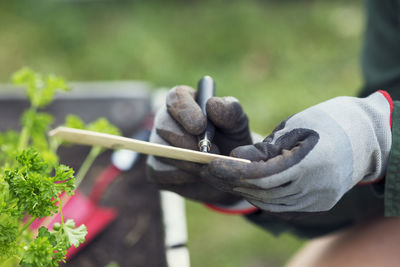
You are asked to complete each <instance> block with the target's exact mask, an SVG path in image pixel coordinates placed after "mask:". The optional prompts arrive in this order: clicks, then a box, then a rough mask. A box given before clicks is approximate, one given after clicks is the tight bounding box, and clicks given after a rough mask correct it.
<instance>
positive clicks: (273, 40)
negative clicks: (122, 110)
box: [0, 0, 364, 267]
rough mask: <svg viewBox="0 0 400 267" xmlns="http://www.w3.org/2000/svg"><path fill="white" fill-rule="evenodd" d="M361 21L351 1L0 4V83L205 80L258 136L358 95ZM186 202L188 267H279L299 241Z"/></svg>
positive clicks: (90, 0) (193, 82)
mask: <svg viewBox="0 0 400 267" xmlns="http://www.w3.org/2000/svg"><path fill="white" fill-rule="evenodd" d="M363 22H364V13H363V7H362V2H361V1H358V0H352V1H322V0H321V1H311V0H299V1H293V0H291V1H289V0H285V1H278V0H276V1H260V0H259V1H256V0H248V1H240V0H231V1H228V0H214V1H212V0H209V1H195V0H190V1H189V0H187V1H183V0H181V1H178V0H175V1H113V0H108V1H96V0H85V1H77V0H47V1H45V0H36V1H33V0H26V1H1V2H0V62H1V64H0V82H9V77H10V75H11V74H12V73H13V72H14V71H16V70H17V69H19V68H20V67H22V66H30V67H32V68H33V69H34V70H36V71H39V72H43V73H48V72H51V73H56V74H58V75H61V76H64V77H65V78H66V79H67V80H69V81H76V80H132V79H134V80H145V81H149V82H151V83H152V84H153V85H154V86H155V87H171V86H174V85H176V84H188V85H191V86H195V85H196V83H197V81H198V79H199V78H200V77H202V76H203V75H205V74H209V75H211V76H213V77H214V79H215V80H216V83H217V94H218V95H220V96H223V95H233V96H235V97H237V98H238V99H239V100H240V101H241V102H242V104H243V106H244V108H245V110H246V111H247V113H248V115H249V117H250V124H251V127H252V129H253V130H254V131H257V132H259V133H261V134H263V135H266V134H268V133H269V132H270V131H271V130H272V129H273V127H274V126H275V125H276V124H277V123H279V122H280V121H281V120H282V119H285V118H286V117H287V116H289V115H290V114H293V113H295V112H298V111H300V110H302V109H304V108H306V107H308V106H310V105H313V104H316V103H318V102H321V101H323V100H326V99H329V98H332V97H334V96H337V95H355V94H356V93H357V90H358V88H359V87H360V86H361V78H360V74H359V54H360V46H361V39H362V32H363ZM187 204H188V211H187V213H188V224H189V239H190V241H189V248H190V253H191V260H192V265H193V266H194V267H196V266H205V265H207V266H218V267H220V266H250V267H256V266H280V265H282V264H284V262H285V261H286V260H287V259H288V258H289V257H290V256H291V255H292V254H293V253H294V252H295V251H296V249H298V248H299V247H300V246H301V244H302V242H303V241H302V240H299V239H297V238H296V237H293V236H291V235H290V234H284V235H282V236H279V237H274V236H272V235H270V234H269V233H268V232H266V231H264V230H261V229H259V228H257V227H256V226H254V225H252V224H250V223H248V222H247V221H246V220H244V219H243V218H240V217H237V216H227V215H220V214H215V213H213V212H211V211H209V210H207V209H205V208H204V207H202V206H201V205H199V204H197V203H193V202H190V201H188V203H187Z"/></svg>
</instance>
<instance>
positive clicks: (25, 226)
mask: <svg viewBox="0 0 400 267" xmlns="http://www.w3.org/2000/svg"><path fill="white" fill-rule="evenodd" d="M35 219H36V218H31V219H30V220H29V221H28V222H27V223H26V224H25V225H24V227H23V228H22V229H21V230H20V231H19V233H18V236H21V235H22V233H23V232H25V230H26V229H28V227H29V226H30V225H31V224H32V223H33V221H34V220H35Z"/></svg>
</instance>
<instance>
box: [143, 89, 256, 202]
mask: <svg viewBox="0 0 400 267" xmlns="http://www.w3.org/2000/svg"><path fill="white" fill-rule="evenodd" d="M195 95H196V91H195V90H194V89H193V88H190V87H187V86H178V87H175V88H173V89H171V90H170V91H169V93H168V96H167V100H166V106H165V107H164V108H161V109H160V110H159V111H158V113H157V114H156V117H155V123H154V128H153V130H152V133H151V136H150V141H151V142H153V143H159V144H165V145H172V146H176V147H182V148H187V149H192V150H197V151H198V150H199V148H198V140H197V135H199V134H201V133H202V132H204V130H205V128H206V118H205V116H204V115H203V113H202V111H201V109H200V107H199V106H198V105H197V103H196V101H195ZM206 110H207V114H208V119H209V120H211V121H212V122H213V123H214V125H215V137H214V140H213V142H212V145H211V153H218V154H223V155H228V154H229V153H230V152H231V151H232V149H233V148H235V147H238V146H242V145H248V144H251V143H252V140H251V136H250V132H249V127H248V119H247V116H246V114H245V113H244V112H243V109H242V107H241V105H240V103H239V102H238V101H237V100H236V99H235V98H233V97H224V98H219V97H213V98H211V99H209V100H208V102H207V105H206ZM204 174H205V175H208V174H207V166H206V165H201V164H196V163H190V162H186V161H178V160H171V159H165V158H156V157H153V156H149V158H148V160H147V176H148V178H149V179H150V180H151V181H153V182H154V183H156V184H157V185H158V186H159V187H160V188H161V189H166V190H170V191H174V192H176V193H178V194H181V195H183V196H185V197H188V198H191V199H195V200H199V201H203V202H207V203H212V204H230V203H234V202H236V201H237V200H238V199H241V198H240V197H237V196H235V195H232V194H230V193H226V192H224V191H220V190H218V189H216V188H214V187H213V186H211V185H209V184H207V183H206V182H204V177H203V175H204Z"/></svg>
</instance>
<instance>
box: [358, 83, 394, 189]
mask: <svg viewBox="0 0 400 267" xmlns="http://www.w3.org/2000/svg"><path fill="white" fill-rule="evenodd" d="M377 92H378V93H381V94H382V95H383V96H384V97H385V99H386V100H387V101H388V103H389V107H390V116H389V123H390V130H392V114H393V99H392V97H391V96H390V94H389V93H388V92H387V91H384V90H378V91H377ZM384 178H385V175H383V176H382V177H380V178H378V179H375V180H372V181H360V182H359V183H358V184H357V185H369V184H376V183H379V182H381V181H382V180H383V179H384Z"/></svg>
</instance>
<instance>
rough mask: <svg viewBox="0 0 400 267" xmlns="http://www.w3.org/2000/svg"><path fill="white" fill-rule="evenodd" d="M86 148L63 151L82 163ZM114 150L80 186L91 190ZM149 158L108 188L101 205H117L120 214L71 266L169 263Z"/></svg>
mask: <svg viewBox="0 0 400 267" xmlns="http://www.w3.org/2000/svg"><path fill="white" fill-rule="evenodd" d="M85 150H86V149H82V148H80V149H77V148H68V149H63V150H62V151H61V153H60V154H61V155H62V157H63V158H65V157H66V158H67V159H65V160H63V162H64V163H66V164H68V165H69V166H71V167H77V166H79V164H80V162H81V160H80V158H81V157H82V156H83V155H85V154H86V153H87V151H88V150H86V151H85ZM110 154H111V153H110V152H108V153H105V154H104V155H103V156H101V157H100V158H99V159H98V160H97V161H96V162H95V166H94V167H93V168H92V170H91V171H90V172H89V175H88V177H87V178H86V179H85V181H84V182H83V183H82V185H81V187H80V189H81V191H83V192H84V193H87V192H88V191H89V190H90V188H91V185H92V184H93V182H94V180H95V179H96V177H98V175H99V174H100V173H101V172H102V170H104V169H105V168H106V167H107V166H108V164H109V162H110ZM144 165H145V159H144V157H142V158H141V159H140V161H139V162H138V163H137V165H136V166H135V167H134V168H133V169H132V170H131V171H128V172H125V173H122V174H120V176H119V177H118V178H117V179H116V180H115V181H114V182H113V183H112V184H111V185H110V186H109V188H108V189H107V190H106V191H105V193H104V195H103V197H102V199H101V201H100V205H101V206H103V207H114V208H116V209H117V210H118V217H117V219H116V220H115V221H113V222H112V223H111V224H110V225H109V226H108V227H107V228H106V229H104V231H103V232H102V233H100V234H99V235H98V236H97V237H96V238H95V239H94V240H93V241H92V242H91V243H90V244H88V245H86V246H85V247H84V248H83V249H82V250H81V251H80V252H79V253H78V254H76V256H75V257H74V258H72V260H71V261H70V262H69V263H68V264H67V266H79V267H90V266H96V267H97V266H106V265H107V264H108V263H110V262H115V263H117V264H118V266H121V267H125V266H146V267H151V266H166V261H165V255H164V239H163V228H162V220H161V210H160V199H159V194H158V191H157V189H156V188H155V187H154V186H153V185H152V184H150V183H148V182H147V180H146V177H145V169H144Z"/></svg>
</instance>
